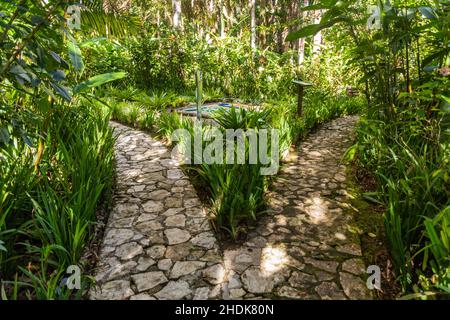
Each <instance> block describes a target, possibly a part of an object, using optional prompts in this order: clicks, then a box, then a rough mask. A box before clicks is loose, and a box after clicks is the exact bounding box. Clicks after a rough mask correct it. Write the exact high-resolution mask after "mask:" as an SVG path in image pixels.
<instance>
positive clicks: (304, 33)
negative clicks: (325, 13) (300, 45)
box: [286, 24, 321, 41]
mask: <svg viewBox="0 0 450 320" xmlns="http://www.w3.org/2000/svg"><path fill="white" fill-rule="evenodd" d="M320 27H321V25H320V24H311V25H309V26H306V27H303V28H301V29H299V30H297V31H292V32H291V33H289V34H288V35H287V37H286V41H293V40H297V39H300V38H306V37H309V36H312V35H315V34H316V33H317V32H319V31H320Z"/></svg>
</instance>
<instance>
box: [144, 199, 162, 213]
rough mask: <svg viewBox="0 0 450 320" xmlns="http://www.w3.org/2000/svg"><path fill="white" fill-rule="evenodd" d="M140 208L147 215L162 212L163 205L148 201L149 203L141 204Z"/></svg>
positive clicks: (158, 202)
mask: <svg viewBox="0 0 450 320" xmlns="http://www.w3.org/2000/svg"><path fill="white" fill-rule="evenodd" d="M142 208H143V209H144V211H145V212H147V213H154V212H159V211H162V210H163V209H164V205H163V203H162V202H160V201H153V200H150V201H147V202H145V203H143V204H142Z"/></svg>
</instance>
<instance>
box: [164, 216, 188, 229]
mask: <svg viewBox="0 0 450 320" xmlns="http://www.w3.org/2000/svg"><path fill="white" fill-rule="evenodd" d="M164 224H165V225H166V226H167V227H184V226H185V225H186V217H185V216H184V215H182V214H177V215H174V216H170V217H167V218H166V220H164Z"/></svg>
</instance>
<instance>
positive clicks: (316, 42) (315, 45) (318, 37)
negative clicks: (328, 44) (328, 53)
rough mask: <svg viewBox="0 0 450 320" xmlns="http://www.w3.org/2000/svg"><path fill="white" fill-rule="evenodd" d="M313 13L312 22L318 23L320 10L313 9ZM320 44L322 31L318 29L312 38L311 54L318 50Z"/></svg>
mask: <svg viewBox="0 0 450 320" xmlns="http://www.w3.org/2000/svg"><path fill="white" fill-rule="evenodd" d="M314 15H315V19H314V23H320V18H321V16H322V10H318V11H315V12H314ZM321 44H322V31H319V32H318V33H317V34H316V35H315V36H314V38H313V54H316V53H318V52H319V50H320V45H321Z"/></svg>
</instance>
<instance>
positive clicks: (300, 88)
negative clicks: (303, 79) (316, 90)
mask: <svg viewBox="0 0 450 320" xmlns="http://www.w3.org/2000/svg"><path fill="white" fill-rule="evenodd" d="M304 91H305V90H304V88H303V86H300V85H299V86H298V96H297V115H298V116H299V117H301V116H302V113H303V94H304Z"/></svg>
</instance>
